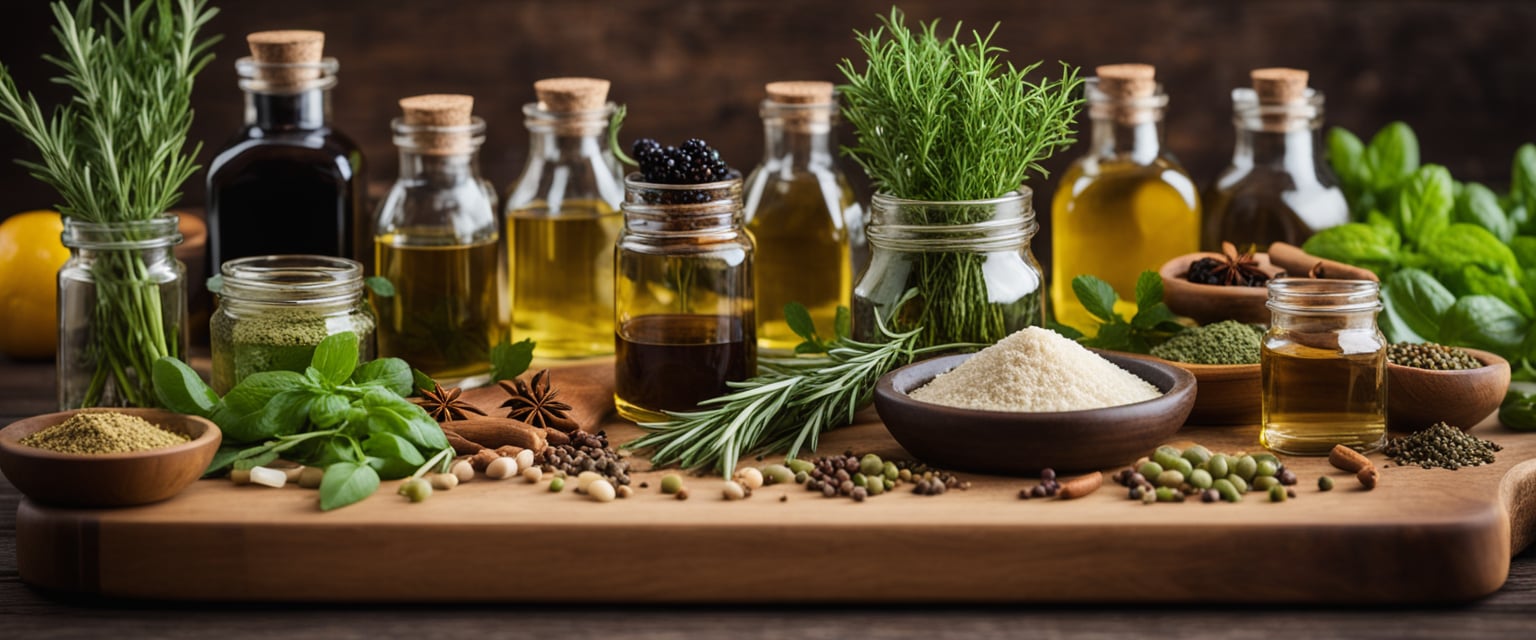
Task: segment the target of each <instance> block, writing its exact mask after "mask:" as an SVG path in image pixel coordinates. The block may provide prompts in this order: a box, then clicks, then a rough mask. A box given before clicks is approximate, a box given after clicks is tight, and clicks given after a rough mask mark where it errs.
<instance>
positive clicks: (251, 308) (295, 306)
mask: <svg viewBox="0 0 1536 640" xmlns="http://www.w3.org/2000/svg"><path fill="white" fill-rule="evenodd" d="M221 271H222V272H223V273H222V274H221V275H222V278H221V280H222V282H221V283H220V284H219V286H218V289H219V291H218V294H219V307H218V309H217V310H215V311H214V314H213V319H212V320H211V321H210V322H209V329H210V332H211V333H212V344H211V346H212V351H213V388H214V390H215V391H218V392H219V393H221V394H222V393H225V392H227V391H229V389H230V388H231V387H233V386H235V384H236V383H238V382H240V381H241V380H243V379H245V378H246V376H249V375H251V374H253V373H260V372H262V371H296V372H303V371H304V368H305V367H307V366H309V363H310V360H311V357H312V356H313V355H314V351H315V346H316V345H318V344H320V341H321V340H324V339H325V338H326V337H327V336H330V335H333V334H337V333H341V332H343V331H351V332H353V333H355V334H357V340H358V359H359V361H366V360H372V359H373V357H374V345H373V337H374V327H375V325H376V322H375V321H374V317H373V310H372V308H371V307H369V305H368V303H367V301H366V300H365V298H364V297H363V290H364V289H363V285H364V282H363V267H362V265H360V264H358V263H357V262H355V261H352V260H347V259H345V258H331V257H326V256H309V255H288V256H257V257H252V258H241V259H238V260H231V261H229V262H225V263H224V265H223V267H222V268H221Z"/></svg>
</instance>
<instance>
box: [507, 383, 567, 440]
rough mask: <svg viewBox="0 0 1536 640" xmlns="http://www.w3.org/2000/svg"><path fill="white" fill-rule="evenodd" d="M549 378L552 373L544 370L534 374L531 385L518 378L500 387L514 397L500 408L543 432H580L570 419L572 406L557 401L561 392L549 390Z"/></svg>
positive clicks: (515, 418) (514, 418)
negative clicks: (545, 430) (507, 410)
mask: <svg viewBox="0 0 1536 640" xmlns="http://www.w3.org/2000/svg"><path fill="white" fill-rule="evenodd" d="M549 378H550V374H549V369H544V370H542V371H539V372H538V373H535V374H533V380H532V381H531V382H525V381H524V380H523V379H522V378H518V379H517V380H511V381H509V380H502V381H500V382H499V383H497V384H499V385H501V388H502V390H503V391H506V392H507V395H508V396H511V397H510V398H508V399H507V401H506V402H504V403H502V405H501V406H503V407H507V408H509V409H511V410H512V411H511V412H510V413H508V414H507V417H509V418H512V419H513V420H521V421H523V422H526V423H528V424H530V425H533V426H535V427H540V428H544V429H557V430H560V431H566V432H570V431H576V430H578V429H579V428H580V427H579V426H578V425H577V424H576V421H575V420H573V419H571V417H570V412H571V405H569V404H566V403H564V402H561V401H559V400H556V399H555V396H557V395H559V394H560V390H559V389H555V388H552V387H551V386H550V382H549Z"/></svg>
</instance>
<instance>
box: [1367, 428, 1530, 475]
mask: <svg viewBox="0 0 1536 640" xmlns="http://www.w3.org/2000/svg"><path fill="white" fill-rule="evenodd" d="M1502 450H1504V447H1502V446H1500V445H1499V444H1498V443H1494V442H1489V441H1487V440H1484V439H1482V438H1479V437H1477V436H1474V435H1471V434H1469V433H1467V432H1465V431H1462V430H1461V429H1457V428H1456V427H1453V426H1450V425H1448V424H1446V423H1444V422H1437V423H1435V424H1434V425H1433V426H1431V427H1430V428H1428V429H1425V430H1423V431H1420V432H1418V433H1415V434H1411V435H1407V436H1403V437H1400V438H1393V439H1391V440H1388V441H1387V446H1386V447H1385V448H1384V449H1382V452H1383V453H1385V454H1387V457H1388V458H1390V459H1391V460H1392V461H1393V462H1396V463H1397V464H1400V465H1418V466H1420V467H1423V468H1425V469H1450V470H1452V471H1455V470H1456V469H1460V468H1462V467H1476V466H1479V465H1484V464H1493V460H1494V455H1493V454H1494V453H1495V452H1498V451H1502Z"/></svg>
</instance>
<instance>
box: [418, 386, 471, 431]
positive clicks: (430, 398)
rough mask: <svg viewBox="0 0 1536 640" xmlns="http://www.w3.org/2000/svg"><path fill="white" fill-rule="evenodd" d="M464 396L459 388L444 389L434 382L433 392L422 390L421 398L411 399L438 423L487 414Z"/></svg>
mask: <svg viewBox="0 0 1536 640" xmlns="http://www.w3.org/2000/svg"><path fill="white" fill-rule="evenodd" d="M463 394H464V392H463V391H461V390H460V389H459V388H458V387H453V388H452V389H444V388H443V385H441V384H439V383H438V382H437V381H435V380H434V381H433V382H432V390H431V391H427V390H426V389H422V390H421V397H420V398H411V402H414V403H416V406H418V407H421V408H423V409H426V410H427V415H430V416H432V419H433V420H436V421H438V422H448V421H449V420H468V419H469V416H470V414H474V415H477V416H483V415H485V412H484V411H481V410H480V408H479V407H476V406H475V405H472V404H470V403H468V402H466V401H464V400H463V399H461V398H460V397H459V396H461V395H463Z"/></svg>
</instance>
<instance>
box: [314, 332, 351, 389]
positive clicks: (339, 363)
mask: <svg viewBox="0 0 1536 640" xmlns="http://www.w3.org/2000/svg"><path fill="white" fill-rule="evenodd" d="M357 355H358V347H357V334H355V333H352V332H351V331H343V332H341V333H337V334H333V335H330V336H327V337H326V338H325V339H324V340H321V341H320V344H318V345H316V346H315V356H314V360H312V361H311V362H310V366H312V367H314V368H315V369H316V370H317V371H319V372H320V376H321V377H322V378H323V379H324V380H325V381H326V382H329V383H331V384H332V385H338V384H342V383H345V382H346V381H347V379H349V378H351V377H352V371H353V370H355V369H356V368H357Z"/></svg>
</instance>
